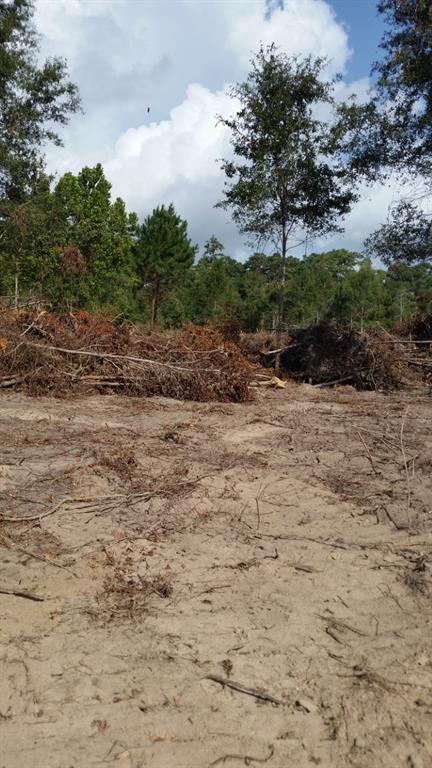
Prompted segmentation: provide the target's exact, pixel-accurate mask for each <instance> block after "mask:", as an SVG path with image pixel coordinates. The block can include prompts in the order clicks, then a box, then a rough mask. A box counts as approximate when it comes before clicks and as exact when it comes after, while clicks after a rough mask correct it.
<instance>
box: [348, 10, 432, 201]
mask: <svg viewBox="0 0 432 768" xmlns="http://www.w3.org/2000/svg"><path fill="white" fill-rule="evenodd" d="M378 11H379V13H381V14H382V15H383V16H384V18H385V21H386V22H387V29H386V31H385V33H384V35H383V38H382V41H381V44H380V47H381V49H382V50H383V52H384V54H383V57H382V59H381V60H380V61H378V62H376V63H375V64H374V66H373V69H372V75H375V77H376V84H375V88H374V91H373V93H372V96H371V98H370V99H369V101H368V102H367V103H365V104H358V103H356V101H355V100H353V101H351V102H350V103H347V104H343V105H341V106H340V108H339V113H340V125H341V126H342V127H343V133H344V139H343V142H344V145H345V151H346V153H347V156H348V157H349V160H350V165H351V168H352V169H353V171H355V172H356V173H357V174H361V175H363V176H364V177H365V178H366V179H368V180H369V181H376V179H377V178H378V176H381V177H385V176H386V175H388V174H389V173H390V172H393V171H395V172H397V173H399V174H403V175H408V176H410V175H411V176H412V175H414V174H416V175H417V177H418V175H419V174H420V175H421V176H422V177H423V178H424V179H425V180H426V182H427V186H428V185H429V188H430V178H431V175H432V77H431V72H432V3H431V0H379V2H378ZM428 180H429V184H428ZM426 191H427V190H426Z"/></svg>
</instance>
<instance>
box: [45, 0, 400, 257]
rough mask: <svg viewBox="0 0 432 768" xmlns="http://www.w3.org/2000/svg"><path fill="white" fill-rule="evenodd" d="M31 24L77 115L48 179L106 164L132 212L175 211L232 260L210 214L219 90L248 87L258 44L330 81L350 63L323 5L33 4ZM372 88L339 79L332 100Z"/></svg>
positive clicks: (221, 106)
mask: <svg viewBox="0 0 432 768" xmlns="http://www.w3.org/2000/svg"><path fill="white" fill-rule="evenodd" d="M168 11H169V12H168ZM36 23H37V27H38V29H39V31H40V32H41V34H42V54H43V55H45V56H46V55H61V56H65V57H66V58H67V60H68V62H69V67H70V72H71V77H72V79H73V80H74V81H75V82H77V83H78V85H79V87H80V90H81V93H82V97H83V102H84V109H85V114H84V116H81V117H77V118H74V119H73V121H72V122H71V125H70V126H69V127H68V128H67V129H66V130H65V132H64V140H65V148H64V149H63V150H57V149H53V148H51V149H50V150H49V151H48V153H47V160H48V164H49V167H50V169H51V170H57V171H58V172H59V173H63V172H65V171H66V170H72V171H74V172H77V171H78V170H79V169H80V168H81V167H82V166H83V165H92V164H95V163H96V162H102V163H103V164H104V167H105V170H106V173H107V176H108V178H109V179H110V180H111V182H112V184H113V192H114V194H116V195H121V196H122V197H123V198H124V200H125V201H126V203H127V205H128V207H129V208H130V209H131V210H135V211H137V213H138V214H139V215H140V216H144V215H146V214H148V213H149V212H150V211H151V210H152V208H153V207H154V206H156V205H158V204H161V203H169V202H173V203H174V205H175V206H176V208H177V209H178V211H179V212H180V213H181V214H182V215H183V216H185V217H187V219H188V221H189V225H190V232H191V236H192V238H193V239H194V241H196V242H200V243H203V242H204V241H205V240H206V239H207V238H208V237H209V235H211V234H213V233H214V234H216V235H217V236H218V237H219V239H220V240H222V241H223V242H224V243H225V244H226V246H227V249H228V250H229V251H230V252H231V253H232V254H233V255H234V254H239V253H241V252H242V239H241V238H240V237H239V235H238V233H237V232H236V230H235V228H234V226H233V224H232V222H231V221H230V219H229V215H228V214H226V213H225V212H223V211H220V210H216V209H215V208H214V205H215V203H216V202H217V201H218V200H219V199H220V197H221V193H222V188H223V174H222V172H221V170H220V164H219V163H218V162H217V160H218V158H221V157H227V155H228V153H229V152H230V146H229V135H228V133H227V130H226V129H225V128H224V127H223V126H221V125H217V124H216V116H217V115H218V114H224V115H227V114H230V113H232V112H233V107H234V105H233V103H232V102H231V101H230V99H229V98H228V96H227V95H226V87H227V86H226V85H225V84H226V83H231V82H236V81H237V82H238V81H239V80H242V79H243V78H244V77H245V75H246V73H247V70H248V63H249V59H250V56H251V54H252V52H254V51H257V50H258V48H259V45H260V43H261V42H262V43H263V44H267V43H271V42H275V43H276V44H277V45H278V46H279V47H280V48H281V49H282V50H284V51H285V52H287V53H288V54H309V53H311V54H313V55H315V56H325V57H327V58H328V60H329V68H328V73H329V74H330V75H332V74H334V73H335V72H336V71H342V72H343V71H344V70H345V68H346V65H347V62H348V61H349V57H350V49H349V41H348V37H347V33H346V30H345V28H344V27H343V25H342V24H341V23H339V22H338V20H337V18H336V16H335V14H334V12H333V10H332V8H331V6H330V5H329V4H328V3H327V2H325V0H285V2H284V4H283V6H281V4H280V3H279V2H276V0H267V1H266V0H244V2H230V1H229V0H218V1H217V2H210V3H197V2H195V0H181V2H176V3H170V4H169V5H168V6H166V5H164V4H161V3H160V2H157V1H153V0H148V2H146V3H137V2H133V0H104V2H100V1H99V0H36ZM368 85H369V83H368V80H367V78H365V79H363V80H361V81H358V82H357V83H354V84H352V83H351V84H349V83H346V82H345V81H342V82H340V83H339V84H338V86H337V89H338V98H341V99H342V98H345V97H346V96H347V95H349V94H350V93H351V92H353V91H355V90H356V91H357V92H358V93H359V94H360V96H361V97H364V96H365V94H366V92H367V88H368ZM148 107H150V113H148V112H147V108H148ZM377 196H378V197H377V199H376V200H375V203H374V204H373V206H372V208H373V211H374V213H375V214H377V211H379V212H380V213H379V215H381V210H382V217H383V216H385V207H386V202H385V200H386V196H385V194H384V193H382V194H381V193H380V192H379V191H378V192H377ZM370 210H371V209H369V208H368V207H367V205H366V204H365V202H363V203H362V204H361V205H359V206H358V207H357V208H356V210H355V212H354V213H353V214H352V216H351V217H350V218H349V219H347V223H348V230H347V237H346V243H347V244H348V245H350V246H355V247H359V245H360V243H359V238H360V237H361V239H363V235H364V232H365V231H367V230H368V228H369V219H370Z"/></svg>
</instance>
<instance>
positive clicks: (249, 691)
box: [205, 675, 287, 707]
mask: <svg viewBox="0 0 432 768" xmlns="http://www.w3.org/2000/svg"><path fill="white" fill-rule="evenodd" d="M205 679H206V680H212V681H213V682H214V683H219V685H222V686H223V687H225V686H226V687H227V688H232V690H233V691H237V693H245V694H246V695H247V696H254V697H255V698H256V699H260V700H261V701H269V702H271V704H281V705H282V706H284V707H285V706H287V702H286V701H282V700H281V699H275V697H274V696H270V694H268V693H261V692H260V691H258V690H256V688H246V686H244V685H241V684H240V683H235V682H234V681H233V680H228V678H226V677H219V675H206V677H205Z"/></svg>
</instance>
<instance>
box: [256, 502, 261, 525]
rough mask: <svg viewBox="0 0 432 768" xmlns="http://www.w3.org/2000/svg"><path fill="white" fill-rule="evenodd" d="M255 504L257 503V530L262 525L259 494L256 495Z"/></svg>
mask: <svg viewBox="0 0 432 768" xmlns="http://www.w3.org/2000/svg"><path fill="white" fill-rule="evenodd" d="M255 504H256V511H257V527H256V529H257V531H259V529H260V525H261V514H260V506H259V498H258V496H255Z"/></svg>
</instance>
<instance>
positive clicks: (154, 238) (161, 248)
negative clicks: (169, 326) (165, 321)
mask: <svg viewBox="0 0 432 768" xmlns="http://www.w3.org/2000/svg"><path fill="white" fill-rule="evenodd" d="M196 251H197V248H196V246H194V245H192V243H191V241H190V239H189V238H188V236H187V222H186V221H184V220H183V219H181V218H180V216H177V214H176V212H175V210H174V206H173V205H172V204H171V205H169V206H168V208H166V207H165V206H164V205H162V206H160V207H157V208H155V209H154V211H153V213H152V214H151V215H150V216H148V217H147V218H146V219H145V221H144V223H143V224H142V225H141V227H140V229H139V235H138V240H137V243H136V247H135V262H136V269H137V272H138V275H139V279H140V282H141V286H142V287H146V288H148V289H149V291H150V297H151V312H150V331H151V332H153V331H154V329H155V327H156V322H157V313H158V306H159V301H160V299H161V297H163V296H164V295H166V293H167V292H169V291H170V290H171V289H172V288H173V287H174V286H176V285H178V284H179V283H181V281H182V279H183V278H184V277H185V275H186V273H187V271H188V270H189V269H190V268H191V266H192V264H193V262H194V258H195V254H196Z"/></svg>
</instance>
